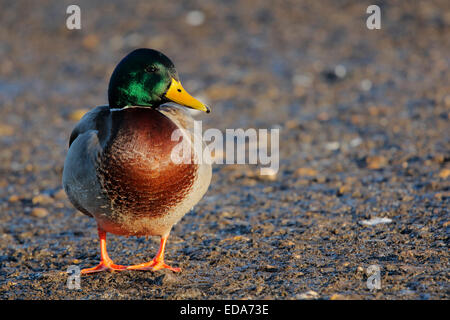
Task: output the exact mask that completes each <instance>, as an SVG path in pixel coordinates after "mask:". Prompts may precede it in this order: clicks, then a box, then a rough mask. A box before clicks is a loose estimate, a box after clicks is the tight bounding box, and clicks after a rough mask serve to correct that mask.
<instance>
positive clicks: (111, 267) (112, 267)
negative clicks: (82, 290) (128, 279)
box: [81, 261, 127, 274]
mask: <svg viewBox="0 0 450 320" xmlns="http://www.w3.org/2000/svg"><path fill="white" fill-rule="evenodd" d="M126 269H127V267H126V266H121V265H118V264H114V263H113V262H112V261H108V262H105V261H101V262H100V263H99V264H98V265H97V266H95V267H93V268H87V269H83V270H81V273H82V274H89V273H95V272H102V271H123V270H126Z"/></svg>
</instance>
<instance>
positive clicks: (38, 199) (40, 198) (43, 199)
mask: <svg viewBox="0 0 450 320" xmlns="http://www.w3.org/2000/svg"><path fill="white" fill-rule="evenodd" d="M31 202H32V203H33V204H41V205H46V204H50V203H53V202H54V200H53V198H52V197H50V196H48V195H46V194H40V195H37V196H35V197H33V199H32V200H31Z"/></svg>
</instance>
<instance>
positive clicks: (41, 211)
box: [31, 208, 48, 218]
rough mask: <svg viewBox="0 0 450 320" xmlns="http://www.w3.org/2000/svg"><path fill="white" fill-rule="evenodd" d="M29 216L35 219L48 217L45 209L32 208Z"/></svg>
mask: <svg viewBox="0 0 450 320" xmlns="http://www.w3.org/2000/svg"><path fill="white" fill-rule="evenodd" d="M31 215H32V216H33V217H37V218H43V217H46V216H47V215H48V210H47V209H45V208H33V209H32V210H31Z"/></svg>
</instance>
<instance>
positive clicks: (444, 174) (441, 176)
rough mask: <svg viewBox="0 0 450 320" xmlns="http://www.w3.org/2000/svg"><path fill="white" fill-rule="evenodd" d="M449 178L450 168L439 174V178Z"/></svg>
mask: <svg viewBox="0 0 450 320" xmlns="http://www.w3.org/2000/svg"><path fill="white" fill-rule="evenodd" d="M448 176H450V169H448V168H445V169H442V170H441V171H440V172H439V177H440V178H442V179H447V178H448Z"/></svg>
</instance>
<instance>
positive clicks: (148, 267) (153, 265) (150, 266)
mask: <svg viewBox="0 0 450 320" xmlns="http://www.w3.org/2000/svg"><path fill="white" fill-rule="evenodd" d="M161 269H169V270H171V271H173V272H180V271H181V269H180V268H175V267H171V266H169V265H167V264H165V263H164V261H158V260H155V259H153V260H152V261H150V262H146V263H141V264H136V265H134V266H129V267H127V270H141V271H157V270H161Z"/></svg>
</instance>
